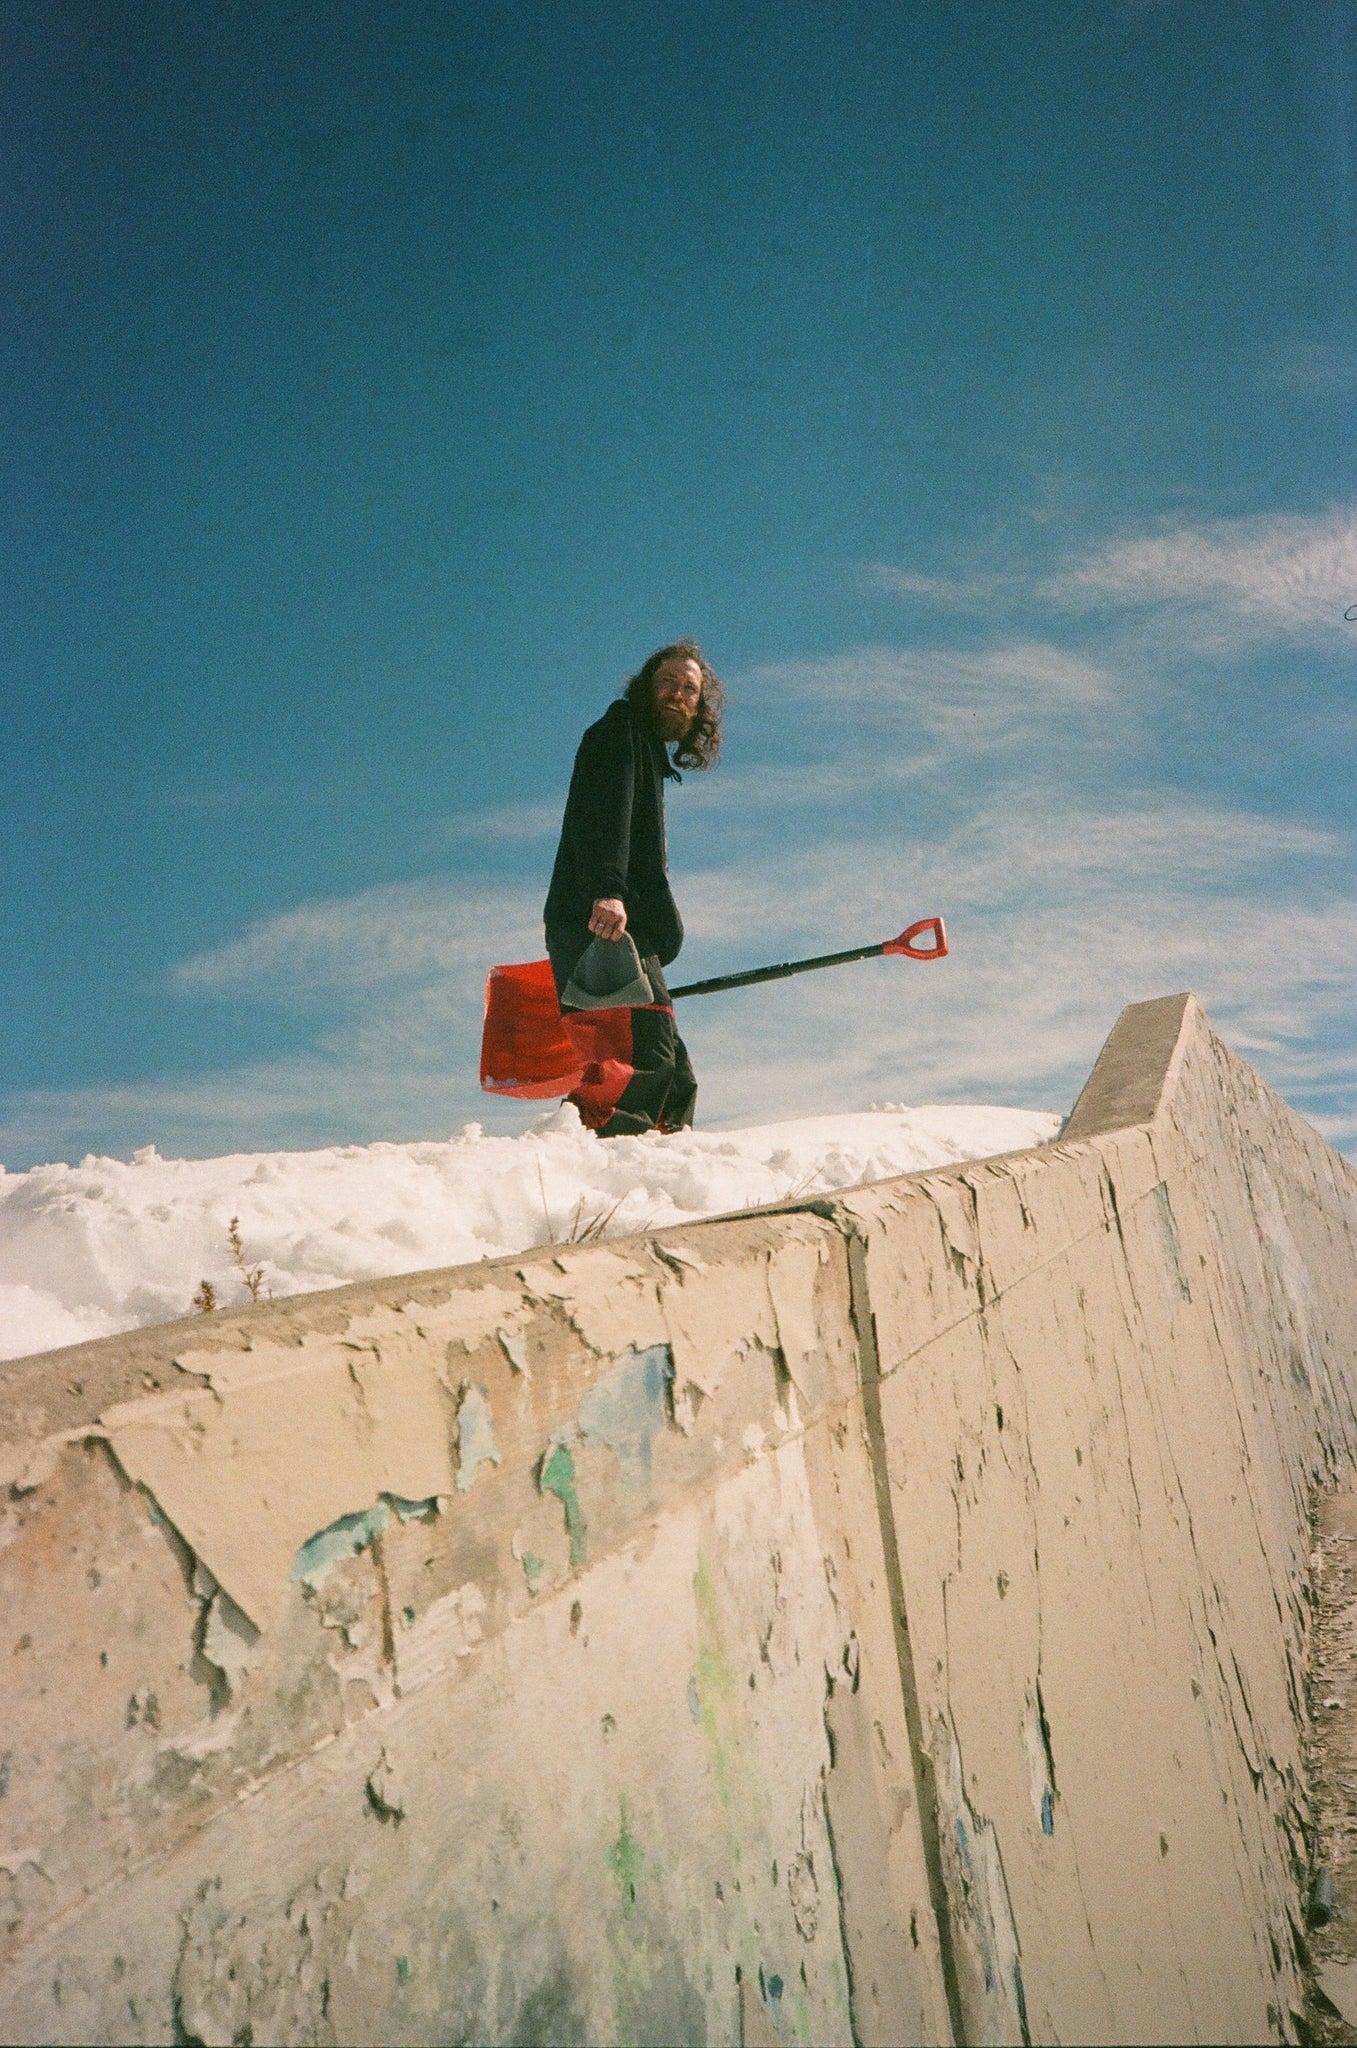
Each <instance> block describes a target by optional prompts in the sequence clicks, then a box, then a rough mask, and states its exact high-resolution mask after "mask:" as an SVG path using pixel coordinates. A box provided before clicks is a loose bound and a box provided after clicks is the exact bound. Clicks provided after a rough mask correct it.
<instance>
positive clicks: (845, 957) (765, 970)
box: [669, 917, 947, 1002]
mask: <svg viewBox="0 0 1357 2048" xmlns="http://www.w3.org/2000/svg"><path fill="white" fill-rule="evenodd" d="M925 931H931V932H932V933H933V938H934V943H933V944H932V945H931V946H927V947H924V946H915V944H914V943H913V942H914V940H915V938H916V937H917V936H918V935H919V933H921V932H925ZM946 952H947V930H946V927H945V926H944V924H943V921H942V919H941V918H940V917H921V918H920V919H919V921H918V923H917V924H912V925H910V927H909V928H908V930H907V931H903V932H901V934H900V936H899V938H898V939H883V940H882V941H881V944H880V945H879V946H853V947H852V948H850V950H849V951H848V952H847V953H817V954H816V956H815V958H814V959H813V960H782V961H780V962H779V963H778V965H777V966H776V967H746V968H745V970H744V972H743V973H742V974H716V975H713V976H712V978H711V980H710V981H685V983H684V984H683V987H682V988H671V989H670V991H669V994H670V998H671V1000H672V1001H674V1002H677V1001H678V999H679V997H680V996H714V995H718V994H719V993H720V991H721V990H722V989H726V988H750V987H752V986H753V984H754V983H755V982H756V981H785V980H786V979H787V976H788V975H789V974H809V973H810V971H811V969H812V968H815V967H843V966H845V965H846V964H847V962H848V961H850V960H875V959H876V958H877V957H878V956H879V955H880V954H882V953H904V954H907V955H908V956H909V958H910V959H911V960H941V959H942V958H943V957H944V955H945V954H946Z"/></svg>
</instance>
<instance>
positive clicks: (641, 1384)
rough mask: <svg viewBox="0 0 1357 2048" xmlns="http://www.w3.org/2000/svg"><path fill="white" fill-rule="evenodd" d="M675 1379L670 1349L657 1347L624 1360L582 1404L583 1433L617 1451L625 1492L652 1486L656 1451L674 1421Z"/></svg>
mask: <svg viewBox="0 0 1357 2048" xmlns="http://www.w3.org/2000/svg"><path fill="white" fill-rule="evenodd" d="M673 1377H674V1360H673V1355H672V1353H671V1352H670V1349H669V1346H668V1345H667V1344H652V1345H651V1346H650V1348H649V1350H647V1351H628V1352H627V1353H626V1354H625V1355H624V1356H623V1357H622V1358H619V1359H618V1361H617V1364H616V1365H615V1366H613V1368H612V1369H611V1371H609V1372H606V1373H604V1375H603V1377H602V1379H601V1380H599V1381H597V1383H596V1384H595V1385H594V1386H592V1387H590V1389H589V1391H588V1393H587V1394H586V1395H585V1397H584V1399H583V1400H582V1401H581V1402H580V1406H579V1422H580V1430H581V1433H582V1434H583V1435H584V1436H586V1437H588V1438H589V1439H590V1440H591V1441H592V1442H594V1443H600V1444H607V1445H608V1447H609V1449H610V1450H614V1451H616V1453H617V1456H618V1459H619V1461H620V1463H621V1466H622V1484H623V1485H624V1486H627V1487H631V1486H636V1485H638V1484H648V1483H649V1480H650V1460H651V1447H652V1445H653V1444H654V1441H655V1439H656V1437H657V1436H658V1435H659V1434H660V1431H661V1430H662V1429H664V1427H665V1426H666V1424H667V1422H668V1420H669V1388H670V1385H671V1383H672V1381H673Z"/></svg>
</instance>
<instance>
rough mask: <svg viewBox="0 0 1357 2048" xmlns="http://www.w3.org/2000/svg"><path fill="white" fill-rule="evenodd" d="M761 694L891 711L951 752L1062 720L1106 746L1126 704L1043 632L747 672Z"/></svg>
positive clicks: (1098, 672) (1008, 740) (1014, 739)
mask: <svg viewBox="0 0 1357 2048" xmlns="http://www.w3.org/2000/svg"><path fill="white" fill-rule="evenodd" d="M744 680H745V683H746V685H747V686H748V687H749V688H750V689H751V690H752V691H754V692H755V693H757V694H758V695H759V697H760V698H763V699H777V698H779V697H781V698H794V699H796V700H798V702H799V703H802V704H804V703H813V704H817V705H819V706H820V707H821V708H822V709H823V710H825V711H829V710H851V711H855V712H858V713H862V712H868V713H871V714H873V715H875V716H877V717H889V718H891V719H892V720H893V721H895V722H896V723H897V725H902V726H904V727H905V728H910V727H912V728H913V730H914V733H915V735H916V736H917V738H918V739H919V740H920V741H921V742H922V741H930V742H933V743H935V744H936V745H939V746H941V747H943V748H945V749H946V750H947V751H948V752H949V753H952V754H956V755H962V754H970V755H976V754H991V753H1004V752H1007V751H1009V750H1011V749H1014V748H1019V747H1025V746H1028V745H1030V744H1031V742H1032V740H1033V737H1034V733H1035V732H1036V730H1037V729H1038V728H1041V729H1043V730H1044V731H1049V729H1050V728H1051V727H1052V726H1055V725H1059V726H1063V727H1065V728H1068V729H1071V730H1074V729H1077V730H1079V731H1080V732H1081V734H1082V735H1083V737H1084V738H1085V739H1087V740H1089V741H1091V742H1092V743H1094V744H1098V745H1101V744H1104V743H1106V742H1107V741H1108V740H1109V739H1110V738H1111V737H1112V735H1113V733H1114V731H1115V730H1116V729H1117V727H1118V723H1119V719H1120V716H1121V715H1122V714H1123V713H1125V712H1127V711H1129V710H1130V709H1131V698H1130V693H1129V692H1128V691H1126V690H1125V688H1124V687H1123V686H1122V685H1121V684H1120V682H1119V679H1118V678H1117V677H1116V676H1115V675H1114V674H1113V673H1112V672H1111V671H1110V670H1109V669H1107V668H1105V667H1103V666H1100V665H1099V664H1098V663H1096V662H1093V661H1090V660H1088V659H1087V658H1086V657H1084V656H1083V655H1079V654H1073V653H1070V652H1069V651H1067V650H1066V649H1065V648H1062V647H1057V646H1053V645H1051V644H1050V643H1049V642H1046V641H1040V640H1030V641H1019V642H1016V643H1009V644H1007V645H1001V646H997V647H991V648H979V649H974V650H956V649H947V648H937V649H929V650H926V651H925V650H920V649H917V648H901V647H862V648H857V649H854V650H852V651H850V652H848V653H846V654H843V655H838V656H834V657H831V658H829V659H826V660H821V661H791V662H782V663H779V664H776V665H769V666H766V667H762V668H758V669H755V670H753V671H751V672H750V674H749V675H748V676H747V677H746V678H745V679H744Z"/></svg>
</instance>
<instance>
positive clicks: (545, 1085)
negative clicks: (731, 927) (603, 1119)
mask: <svg viewBox="0 0 1357 2048" xmlns="http://www.w3.org/2000/svg"><path fill="white" fill-rule="evenodd" d="M927 934H931V935H932V941H933V943H932V944H931V945H924V944H923V943H921V942H922V940H923V939H924V937H925V935H927ZM946 952H947V928H946V926H945V925H944V924H943V921H942V919H941V918H940V917H921V918H920V919H919V920H918V921H917V923H915V924H912V925H909V926H907V927H906V929H905V930H904V931H902V932H901V933H900V936H899V937H898V938H895V939H884V940H882V942H881V944H880V945H877V946H853V947H851V948H850V949H849V951H848V952H846V953H818V954H816V956H815V958H814V959H812V960H783V961H780V962H779V963H778V965H777V966H775V967H748V968H746V969H745V970H744V971H743V972H742V973H739V974H717V975H714V976H713V977H712V978H711V979H710V980H709V981H689V982H685V983H684V985H683V987H682V988H675V989H671V990H670V991H669V993H670V996H671V997H672V999H673V1000H674V1001H675V1002H677V1001H678V999H679V997H680V996H711V995H716V994H718V993H719V992H720V991H721V990H722V989H728V988H749V987H751V986H752V985H753V984H754V983H755V982H759V981H783V980H785V979H786V978H787V976H788V975H791V974H809V973H810V972H811V970H812V969H813V968H816V967H843V966H845V965H846V964H847V962H848V961H850V960H874V959H876V958H878V957H879V956H880V955H881V954H883V953H891V954H902V955H903V956H904V957H905V958H907V959H910V960H941V959H943V958H944V956H945V955H946ZM596 1015H598V1016H602V1017H606V1015H607V1011H606V1010H603V1011H601V1012H596ZM589 1021H590V1020H589V1018H588V1013H587V1012H585V1013H584V1015H583V1016H582V1017H579V1018H576V1017H575V1015H574V1014H573V1013H572V1014H571V1016H570V1017H569V1018H565V1017H562V1015H561V1010H560V1005H559V1003H558V1002H557V1000H556V984H555V982H554V980H553V979H552V974H551V962H550V961H549V960H527V961H523V962H521V963H519V964H518V965H516V966H510V967H492V968H491V969H490V973H489V975H488V976H487V978H486V984H485V1027H484V1030H483V1031H482V1034H481V1087H482V1088H483V1089H484V1090H485V1092H486V1093H487V1094H488V1095H516V1096H518V1097H520V1098H521V1099H525V1100H527V1101H543V1100H545V1099H546V1098H548V1097H549V1096H561V1095H569V1094H570V1093H571V1092H572V1090H573V1089H575V1088H577V1087H578V1086H579V1084H580V1080H581V1078H582V1077H583V1074H584V1070H585V1068H586V1067H587V1066H588V1065H589V1064H590V1062H591V1061H593V1060H595V1059H597V1057H598V1051H597V1048H596V1047H595V1045H594V1044H593V1039H592V1035H591V1033H590V1031H589V1029H588V1024H589ZM572 1025H573V1026H574V1032H575V1035H573V1036H572V1029H571V1027H572Z"/></svg>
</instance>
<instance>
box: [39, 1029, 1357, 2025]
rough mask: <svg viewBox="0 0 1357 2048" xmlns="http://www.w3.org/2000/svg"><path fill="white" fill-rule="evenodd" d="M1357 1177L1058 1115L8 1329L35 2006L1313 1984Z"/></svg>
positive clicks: (1232, 1132) (1168, 2017)
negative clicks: (1315, 1705) (1307, 1734)
mask: <svg viewBox="0 0 1357 2048" xmlns="http://www.w3.org/2000/svg"><path fill="white" fill-rule="evenodd" d="M1355 1253H1357V1179H1355V1178H1354V1176H1353V1174H1352V1172H1351V1170H1350V1169H1349V1168H1348V1167H1347V1166H1346V1164H1345V1162H1343V1161H1342V1160H1340V1159H1339V1158H1338V1157H1337V1155H1335V1154H1334V1153H1332V1152H1331V1151H1330V1150H1329V1148H1328V1147H1327V1146H1325V1145H1324V1144H1323V1142H1322V1140H1320V1139H1319V1137H1318V1136H1317V1134H1316V1133H1314V1132H1313V1131H1312V1130H1310V1129H1309V1127H1308V1126H1306V1125H1305V1124H1304V1123H1303V1122H1302V1121H1301V1119H1300V1118H1298V1117H1296V1116H1295V1115H1294V1113H1293V1112H1291V1111H1290V1110H1288V1109H1287V1107H1286V1105H1285V1104H1283V1103H1281V1102H1280V1101H1278V1099H1277V1098H1276V1097H1275V1096H1273V1095H1271V1094H1270V1092H1269V1091H1268V1090H1267V1089H1266V1088H1265V1087H1264V1086H1263V1084H1262V1083H1261V1082H1260V1081H1259V1080H1258V1078H1257V1076H1256V1075H1253V1074H1252V1073H1251V1072H1250V1070H1249V1069H1248V1068H1247V1067H1245V1066H1243V1064H1242V1063H1241V1062H1239V1061H1238V1060H1236V1059H1235V1058H1234V1057H1233V1056H1232V1055H1231V1054H1230V1053H1229V1052H1228V1051H1227V1049H1226V1048H1225V1047H1224V1046H1222V1045H1221V1044H1220V1042H1219V1040H1217V1039H1216V1038H1215V1037H1214V1035H1213V1034H1212V1033H1211V1031H1210V1027H1209V1025H1208V1024H1207V1022H1206V1019H1205V1017H1204V1015H1203V1013H1202V1011H1201V1008H1200V1005H1199V1004H1197V1002H1196V1001H1195V998H1192V997H1187V996H1175V997H1167V998H1163V999H1161V1000H1159V1001H1157V1002H1153V1003H1145V1004H1137V1005H1134V1006H1132V1008H1131V1009H1129V1010H1127V1011H1126V1012H1124V1013H1123V1016H1122V1018H1121V1019H1120V1020H1119V1022H1118V1024H1117V1026H1116V1028H1115V1029H1114V1031H1113V1033H1112V1034H1111V1037H1110V1038H1109V1040H1108V1043H1107V1046H1106V1047H1105V1048H1104V1051H1103V1054H1102V1056H1101V1058H1100V1060H1099V1062H1098V1065H1097V1067H1096V1068H1095V1069H1094V1072H1093V1074H1092V1075H1091V1076H1090V1079H1089V1083H1088V1085H1087V1087H1086V1088H1085V1089H1084V1091H1083V1093H1082V1095H1081V1096H1080V1099H1079V1102H1078V1103H1077V1104H1076V1106H1075V1111H1074V1113H1073V1115H1072V1116H1071V1118H1070V1121H1069V1123H1068V1124H1067V1125H1066V1127H1065V1130H1064V1131H1063V1132H1062V1134H1061V1138H1060V1140H1059V1142H1058V1143H1056V1144H1055V1145H1052V1146H1047V1147H1043V1148H1041V1149H1039V1150H1036V1151H1033V1152H1029V1153H1019V1154H1013V1155H1010V1156H1008V1157H1006V1158H1003V1159H998V1160H992V1161H985V1162H980V1163H973V1164H971V1165H968V1166H964V1167H958V1168H954V1169H950V1170H948V1171H945V1172H940V1173H929V1174H923V1175H914V1176H909V1177H907V1178H905V1179H903V1180H900V1181H895V1182H889V1183H882V1184H879V1185H877V1186H875V1187H870V1188H865V1189H859V1190H855V1191H852V1192H851V1193H849V1194H846V1195H845V1196H843V1197H842V1198H840V1199H838V1200H837V1201H834V1202H832V1203H825V1202H816V1203H808V1204H803V1205H793V1206H790V1207H785V1206H784V1207H783V1208H781V1209H779V1210H776V1211H769V1212H763V1213H759V1214H755V1215H751V1216H743V1217H739V1218H725V1219H717V1220H714V1221H710V1222H706V1223H702V1224H697V1225H692V1226H688V1227H686V1228H683V1229H678V1230H671V1231H665V1232H661V1233H659V1234H657V1235H655V1236H652V1237H646V1238H637V1239H630V1240H624V1241H613V1242H610V1243H608V1244H606V1245H601V1246H597V1247H589V1248H587V1249H585V1248H572V1247H554V1248H553V1247H547V1248H545V1249H540V1250H537V1251H534V1252H532V1253H530V1254H527V1255H525V1256H523V1257H521V1258H518V1259H514V1260H506V1261H499V1262H496V1263H495V1264H494V1265H489V1264H483V1265H480V1266H477V1267H473V1268H464V1269H451V1270H448V1271H445V1272H440V1273H431V1274H420V1275H413V1276H410V1277H408V1278H405V1279H399V1280H391V1281H384V1282H375V1283H370V1284H360V1285H358V1286H354V1287H348V1288H344V1289H342V1290H337V1291H335V1292H333V1293H328V1294H322V1295H313V1296H310V1297H299V1298H293V1299H291V1300H289V1301H287V1302H285V1303H279V1304H274V1305H261V1306H259V1307H257V1308H253V1309H250V1310H247V1311H244V1312H242V1313H239V1314H233V1315H225V1316H222V1315H219V1316H213V1317H208V1318H195V1319H193V1320H192V1321H191V1322H189V1323H182V1324H177V1325H167V1326H164V1327H162V1328H161V1329H158V1330H150V1331H143V1332H140V1333H138V1334H136V1335H134V1336H132V1337H127V1338H111V1339H107V1340H105V1341H103V1342H101V1343H98V1344H91V1345H81V1346H77V1347H72V1349H70V1350H68V1351H65V1352H58V1353H49V1354H45V1355H43V1356H42V1357H39V1358H35V1359H30V1360H23V1361H14V1362H12V1363H10V1364H9V1365H6V1366H3V1367H0V1391H2V1392H3V1395H4V1399H3V1400H2V1401H0V1418H3V1420H2V1421H0V1430H2V1431H3V1438H2V1440H0V1457H3V1459H4V1461H5V1463H4V1471H5V1476H6V1480H7V1496H8V1497H7V1501H6V1505H5V1508H4V1521H3V1524H0V1651H3V1653H4V1656H5V1659H6V1668H7V1677H8V1684H7V1698H6V1713H5V1721H4V1734H3V1738H0V1741H2V1743H3V1749H4V1756H3V1762H2V1763H0V1773H3V1783H4V1787H5V1791H4V1796H3V1798H0V1903H3V1905H4V1907H5V1911H4V1913H3V1914H2V1915H0V2034H3V2037H4V2038H6V2039H11V2040H52V2041H56V2040H63V2039H71V2038H86V2039H98V2040H110V2041H112V2040H127V2041H141V2040H166V2041H170V2040H181V2041H182V2040H186V2039H187V2040H201V2041H204V2042H207V2041H217V2040H220V2041H223V2042H230V2041H235V2040H240V2039H245V2038H249V2039H254V2040H256V2041H263V2040H270V2041H271V2040H280V2041H282V2040H308V2041H326V2040H334V2041H343V2040H383V2041H435V2040H447V2039H476V2040H485V2041H492V2040H495V2041H534V2040H536V2041H550V2042H567V2041H572V2040H578V2041H597V2040H617V2039H630V2040H636V2041H647V2040H650V2041H666V2042H669V2041H673V2042H677V2041H689V2040H692V2041H698V2040H736V2039H740V2040H744V2041H763V2042H771V2041H787V2042H790V2041H792V2040H801V2041H814V2042H829V2041H839V2040H842V2041H844V2042H845V2043H846V2042H848V2041H849V2040H856V2041H861V2042H876V2041H880V2042H898V2041H900V2040H920V2041H923V2040H937V2041H946V2040H962V2039H964V2040H987V2039H988V2040H1003V2039H1013V2040H1019V2039H1027V2038H1030V2039H1032V2040H1047V2039H1049V2040H1071V2039H1085V2040H1092V2039H1097V2040H1106V2041H1117V2040H1125V2041H1132V2040H1165V2041H1170V2040H1171V2041H1179V2040H1259V2039H1267V2038H1276V2039H1285V2038H1294V2036H1295V2023H1294V2021H1293V2019H1292V2018H1291V2017H1290V2015H1291V2013H1292V2010H1293V2008H1294V2009H1297V2010H1298V2009H1299V2006H1300V1991H1299V1980H1298V1974H1297V1965H1296V1956H1295V1947H1294V1942H1293V1938H1292V1933H1291V1928H1292V1925H1293V1924H1299V1920H1300V1917H1301V1905H1300V1899H1301V1884H1302V1880H1303V1873H1304V1864H1305V1829H1306V1825H1307V1806H1306V1791H1305V1785H1304V1781H1303V1777H1302V1774H1301V1755H1300V1736H1301V1731H1302V1723H1303V1706H1302V1701H1303V1686H1302V1680H1301V1673H1302V1667H1303V1660H1304V1654H1305V1644H1306V1628H1307V1613H1308V1609H1307V1605H1306V1559H1307V1553H1308V1521H1307V1514H1308V1500H1309V1492H1310V1489H1311V1488H1312V1486H1313V1485H1314V1484H1316V1483H1322V1482H1323V1481H1325V1480H1326V1479H1327V1478H1330V1477H1332V1476H1333V1475H1334V1474H1337V1473H1340V1472H1348V1471H1350V1470H1351V1467H1352V1464H1353V1460H1354V1452H1355V1451H1357V1413H1355V1412H1354V1397H1353V1389H1354V1385H1357V1307H1355V1305H1354V1300H1353V1289H1352V1285H1351V1275H1352V1272H1353V1270H1354V1263H1355V1260H1354V1254H1355Z"/></svg>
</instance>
